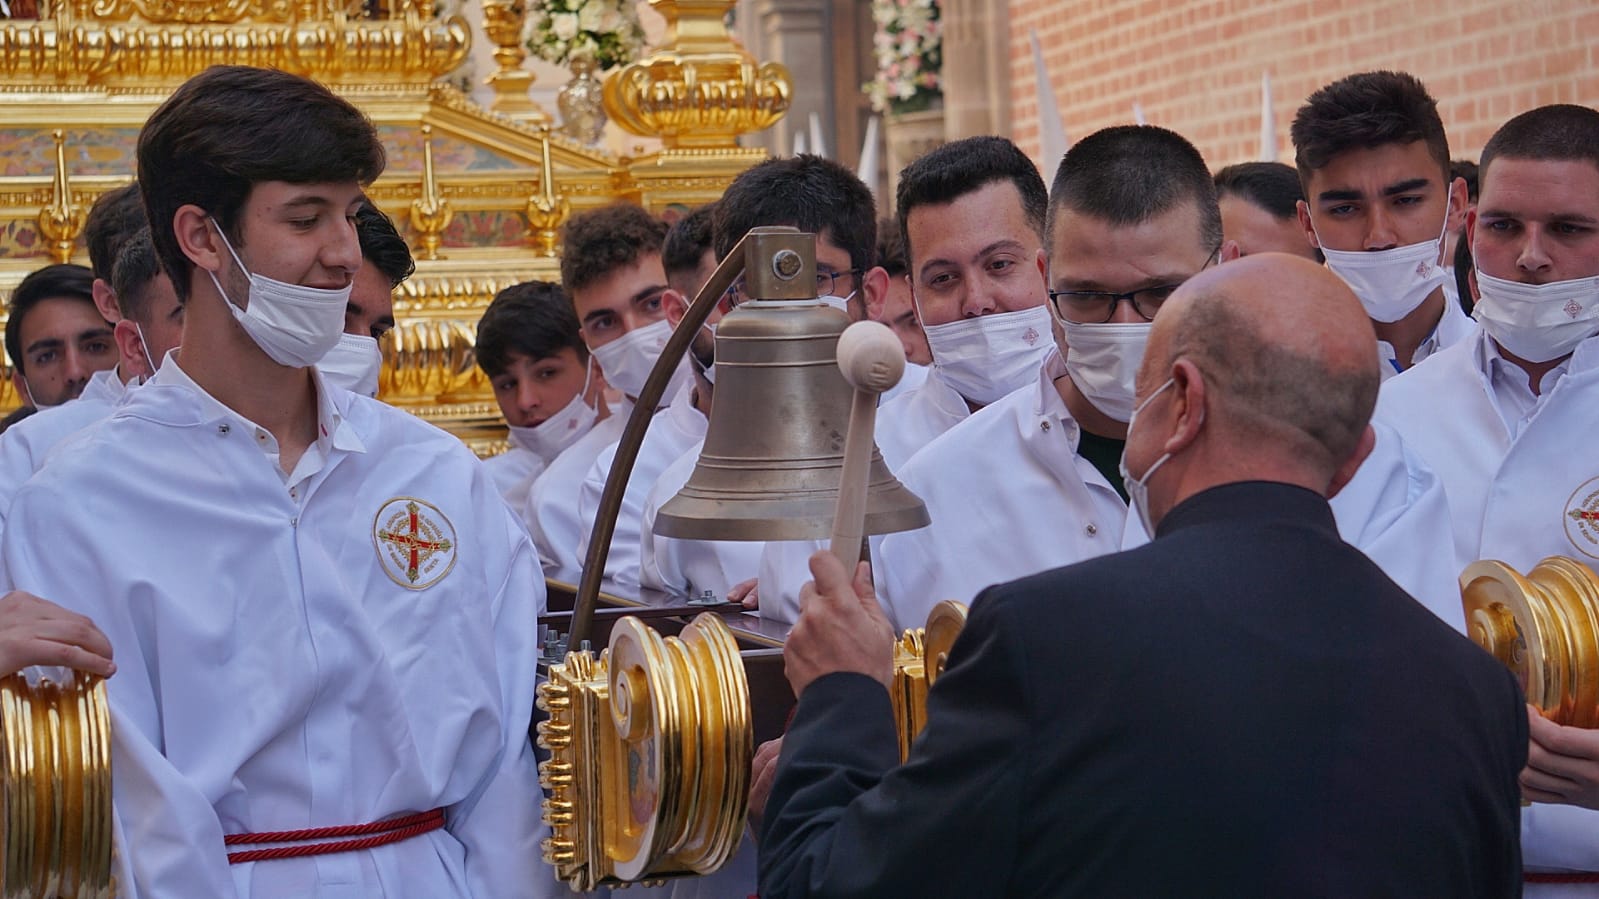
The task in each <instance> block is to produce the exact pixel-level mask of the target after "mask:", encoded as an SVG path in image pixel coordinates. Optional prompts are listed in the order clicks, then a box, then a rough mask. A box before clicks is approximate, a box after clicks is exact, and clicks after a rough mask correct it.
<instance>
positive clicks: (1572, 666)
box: [1460, 556, 1599, 728]
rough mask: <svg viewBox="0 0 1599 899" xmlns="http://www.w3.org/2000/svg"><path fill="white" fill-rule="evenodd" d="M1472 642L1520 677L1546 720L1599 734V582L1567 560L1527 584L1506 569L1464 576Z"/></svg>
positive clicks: (1483, 566) (1469, 571)
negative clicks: (1595, 729)
mask: <svg viewBox="0 0 1599 899" xmlns="http://www.w3.org/2000/svg"><path fill="white" fill-rule="evenodd" d="M1460 592H1461V598H1462V601H1463V602H1464V604H1465V608H1466V628H1467V631H1468V632H1469V633H1470V635H1471V638H1472V639H1473V640H1475V641H1476V642H1477V644H1478V645H1479V646H1481V647H1482V648H1483V649H1486V650H1488V652H1490V653H1492V654H1493V655H1494V657H1495V658H1497V659H1499V661H1501V662H1503V663H1504V664H1505V666H1506V667H1507V668H1509V669H1510V670H1511V671H1512V672H1514V673H1515V675H1516V679H1517V680H1519V681H1520V682H1521V686H1522V689H1523V690H1524V691H1525V692H1526V694H1527V701H1528V702H1529V703H1531V704H1532V705H1534V706H1536V707H1537V709H1538V711H1539V712H1541V713H1543V715H1544V717H1546V718H1548V719H1550V720H1552V721H1555V722H1558V723H1560V724H1566V725H1571V726H1575V727H1586V728H1594V727H1599V576H1596V575H1595V574H1594V572H1593V569H1591V568H1588V567H1587V566H1586V565H1583V564H1582V563H1581V562H1578V561H1576V560H1574V559H1569V558H1566V557H1564V556H1552V557H1550V558H1547V559H1544V560H1543V561H1541V562H1539V563H1538V564H1537V565H1534V566H1533V568H1532V570H1531V571H1529V572H1527V574H1526V576H1525V577H1523V576H1522V575H1521V574H1519V573H1517V572H1516V571H1515V570H1514V569H1512V568H1511V567H1510V566H1508V565H1506V564H1504V563H1503V562H1495V561H1491V560H1484V561H1481V562H1473V563H1472V564H1471V565H1470V566H1468V567H1467V568H1466V570H1465V572H1464V573H1462V574H1461V575H1460Z"/></svg>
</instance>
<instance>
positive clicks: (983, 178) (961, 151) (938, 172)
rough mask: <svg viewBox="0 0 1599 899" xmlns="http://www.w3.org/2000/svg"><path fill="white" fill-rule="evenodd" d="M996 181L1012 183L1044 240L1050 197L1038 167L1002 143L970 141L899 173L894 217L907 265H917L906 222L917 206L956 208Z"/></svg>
mask: <svg viewBox="0 0 1599 899" xmlns="http://www.w3.org/2000/svg"><path fill="white" fill-rule="evenodd" d="M995 181H1009V182H1010V183H1011V184H1013V185H1015V187H1016V192H1017V193H1018V194H1020V195H1021V198H1022V212H1023V213H1025V214H1026V215H1027V224H1028V225H1029V226H1030V227H1031V228H1032V229H1033V231H1034V232H1035V233H1036V234H1037V235H1038V239H1039V240H1040V241H1042V240H1043V239H1044V218H1045V216H1046V214H1047V210H1048V209H1049V193H1048V191H1047V190H1045V188H1044V178H1043V176H1042V175H1040V174H1038V166H1036V165H1034V164H1033V161H1032V160H1031V159H1028V158H1027V155H1026V154H1025V153H1023V152H1022V151H1021V149H1020V148H1018V147H1017V146H1016V145H1015V144H1013V143H1011V142H1010V141H1008V140H1006V139H1005V138H1003V137H993V136H985V137H968V138H966V139H964V140H957V141H952V142H950V143H947V144H944V145H943V146H941V147H938V148H937V149H935V150H933V151H931V152H929V153H926V154H924V155H923V156H921V157H920V158H918V159H917V160H916V161H914V162H912V163H911V164H910V165H908V166H906V167H905V169H904V170H903V171H901V172H900V173H899V188H898V190H897V191H896V192H895V194H894V215H895V217H896V218H897V219H899V233H900V239H901V240H903V241H904V242H905V259H906V262H907V263H910V262H911V261H913V260H914V259H915V256H916V248H915V247H913V246H911V238H910V232H909V231H907V230H906V229H905V222H906V220H908V219H909V218H910V215H911V210H912V209H915V208H916V207H918V206H941V205H944V204H946V203H953V202H955V201H956V200H958V199H960V198H961V197H964V196H966V195H967V194H969V193H973V192H975V191H978V190H981V189H982V188H985V187H987V186H988V185H990V184H992V183H994V182H995Z"/></svg>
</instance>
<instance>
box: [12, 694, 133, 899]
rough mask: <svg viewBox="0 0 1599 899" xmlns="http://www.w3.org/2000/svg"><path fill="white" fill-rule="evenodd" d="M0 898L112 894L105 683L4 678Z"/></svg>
mask: <svg viewBox="0 0 1599 899" xmlns="http://www.w3.org/2000/svg"><path fill="white" fill-rule="evenodd" d="M0 828H3V830H0V896H3V897H5V899H10V897H13V896H19V897H20V896H50V897H60V899H109V897H110V896H111V895H112V884H111V713H110V708H109V706H108V705H107V704H106V693H105V682H104V681H103V680H102V679H100V678H98V677H93V676H90V675H84V674H73V675H71V676H69V677H68V678H66V682H65V683H56V682H55V681H53V680H51V679H49V678H46V677H38V678H29V677H27V676H26V675H24V674H14V675H11V676H9V677H5V678H0Z"/></svg>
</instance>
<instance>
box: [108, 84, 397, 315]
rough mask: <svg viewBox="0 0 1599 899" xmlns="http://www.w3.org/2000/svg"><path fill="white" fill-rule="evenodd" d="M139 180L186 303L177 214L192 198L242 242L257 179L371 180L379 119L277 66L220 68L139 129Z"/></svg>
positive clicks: (161, 250)
mask: <svg viewBox="0 0 1599 899" xmlns="http://www.w3.org/2000/svg"><path fill="white" fill-rule="evenodd" d="M138 159H139V184H140V185H141V187H142V188H143V192H144V207H145V211H146V213H147V214H148V215H149V219H150V223H151V230H150V236H151V238H152V239H153V240H154V242H155V249H156V255H157V256H158V257H159V258H160V259H161V267H162V268H163V269H165V270H166V272H167V274H168V275H169V276H171V278H172V286H173V288H174V289H175V290H176V291H177V294H178V298H179V299H180V300H187V299H188V298H189V278H190V277H191V276H192V274H193V271H194V264H193V263H192V262H190V261H189V257H187V256H185V255H184V254H183V250H182V249H181V248H180V247H179V246H178V239H177V235H176V234H175V233H173V230H172V219H173V216H174V215H175V214H176V213H177V211H178V208H179V207H181V206H185V205H189V204H193V205H195V206H198V207H200V208H201V209H204V210H205V211H206V213H207V214H209V215H210V216H212V217H213V218H214V219H216V222H217V225H218V226H219V227H220V228H222V230H223V231H224V232H226V233H227V235H228V238H229V239H230V240H232V241H234V244H235V246H237V245H239V243H241V242H242V237H241V234H240V229H239V213H240V211H241V210H242V209H243V208H244V204H245V201H246V200H248V199H249V196H250V191H251V190H252V189H253V188H254V186H255V185H256V184H260V183H262V182H266V181H286V182H288V183H290V184H316V183H320V182H339V183H342V182H348V181H354V182H357V183H360V184H370V183H371V182H372V181H373V180H374V179H376V178H377V176H378V175H380V174H382V172H383V166H384V155H383V144H382V143H381V142H380V141H379V140H378V136H377V131H376V129H374V128H373V127H372V122H371V121H370V120H368V119H367V117H366V116H365V115H363V114H362V113H361V111H360V110H358V109H356V108H355V107H354V106H352V105H350V103H349V102H348V101H346V100H343V99H341V98H340V97H338V96H337V95H335V94H334V93H333V92H332V91H330V90H328V89H327V88H325V87H323V86H322V85H320V84H317V83H316V82H314V81H311V80H309V79H306V78H301V77H300V76H298V75H290V74H288V73H287V72H279V71H275V70H272V69H257V68H250V67H248V66H213V67H211V68H209V69H206V70H205V71H204V72H201V73H200V74H199V75H196V76H194V77H193V78H190V79H189V80H188V81H186V82H184V83H183V85H182V86H180V87H179V88H178V89H177V91H176V92H175V93H173V95H172V96H171V97H170V98H168V99H167V101H166V102H165V103H162V104H161V106H160V108H158V109H157V110H156V111H155V113H154V114H152V115H151V116H150V119H149V121H148V122H146V123H145V126H144V129H143V130H141V131H140V132H139V150H138Z"/></svg>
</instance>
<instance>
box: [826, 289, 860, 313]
mask: <svg viewBox="0 0 1599 899" xmlns="http://www.w3.org/2000/svg"><path fill="white" fill-rule="evenodd" d="M854 296H855V291H853V290H852V291H850V292H849V296H843V297H839V296H831V295H829V296H825V297H817V298H816V299H818V300H820V301H821V302H823V303H826V304H827V305H829V306H832V307H833V308H834V309H837V310H838V311H840V312H842V313H844V314H845V315H849V301H850V300H851V299H852V298H853V297H854ZM850 318H854V316H853V315H851V316H850Z"/></svg>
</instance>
